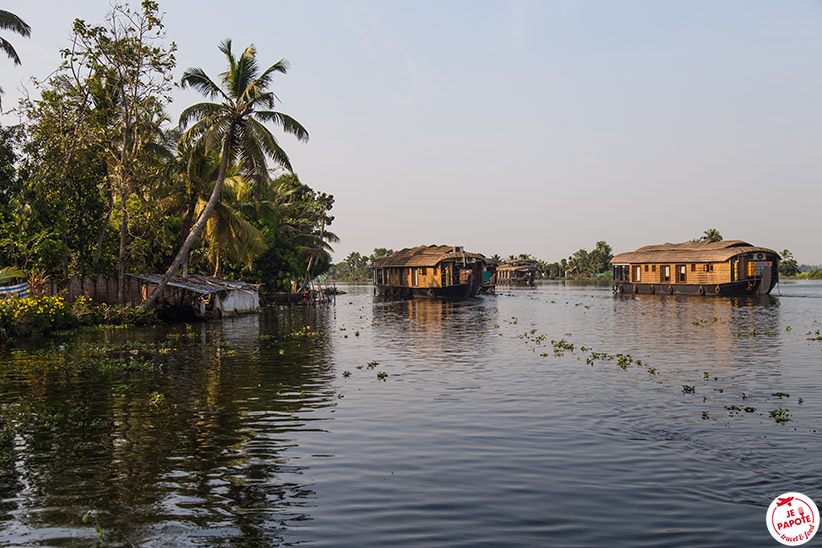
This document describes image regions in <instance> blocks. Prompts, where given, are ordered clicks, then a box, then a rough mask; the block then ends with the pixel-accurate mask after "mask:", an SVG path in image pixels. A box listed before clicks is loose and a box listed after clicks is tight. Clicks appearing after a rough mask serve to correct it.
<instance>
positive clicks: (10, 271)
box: [0, 266, 26, 284]
mask: <svg viewBox="0 0 822 548" xmlns="http://www.w3.org/2000/svg"><path fill="white" fill-rule="evenodd" d="M25 277H26V275H25V274H23V272H22V271H21V270H20V269H19V268H17V267H16V266H6V267H3V268H0V283H3V284H4V283H6V282H8V281H11V280H13V279H14V278H25Z"/></svg>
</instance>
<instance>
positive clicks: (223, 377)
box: [0, 282, 822, 548]
mask: <svg viewBox="0 0 822 548" xmlns="http://www.w3.org/2000/svg"><path fill="white" fill-rule="evenodd" d="M345 290H346V291H347V294H345V295H341V296H339V297H338V298H337V301H336V303H335V304H334V305H332V306H328V307H319V308H313V309H312V308H291V309H289V308H282V309H276V308H273V309H270V310H266V311H265V312H264V313H262V314H259V315H252V316H244V317H240V318H236V319H233V320H231V319H229V320H225V321H222V322H208V323H203V324H199V325H194V326H182V325H181V326H160V327H150V328H128V329H97V330H89V331H83V332H81V333H75V334H72V335H66V336H60V337H54V338H51V339H47V340H37V341H27V342H26V343H24V344H19V345H16V346H11V347H7V348H5V349H2V352H1V353H0V546H89V545H94V544H96V543H98V542H101V543H102V544H104V545H106V546H190V547H195V546H196V547H200V546H208V547H216V546H232V547H236V546H277V545H281V546H291V545H301V546H316V547H338V546H356V547H375V548H376V547H384V546H388V545H396V546H419V547H434V546H436V547H439V546H455V547H460V546H465V547H468V546H470V547H476V546H489V547H491V546H523V547H525V546H563V547H566V546H567V547H598V546H606V545H607V546H625V547H644V546H648V547H651V546H653V547H660V546H661V547H665V546H671V547H674V546H676V547H678V546H707V547H710V546H716V547H725V546H772V545H775V542H774V541H773V540H772V539H771V538H770V536H769V534H768V532H767V530H766V528H765V520H764V517H765V510H766V508H767V506H768V504H770V501H771V500H772V499H773V498H774V497H776V496H777V495H779V494H781V493H783V492H787V491H799V492H803V493H805V494H806V495H808V496H810V497H811V498H813V499H816V501H817V504H819V502H820V501H822V489H820V482H819V478H820V477H821V474H822V460H820V459H819V458H818V454H819V451H820V445H822V444H820V435H822V387H820V383H819V382H818V379H819V378H820V373H822V371H820V368H821V367H822V360H821V359H820V358H822V337H820V329H822V284H820V283H818V282H792V283H782V284H781V285H780V286H779V287H778V290H777V291H775V292H774V295H773V296H769V297H765V298H734V299H731V298H710V299H708V298H705V299H699V298H686V297H677V296H661V295H617V296H615V295H613V294H612V293H611V291H610V287H609V286H607V285H601V284H600V285H598V284H574V283H570V282H569V283H561V282H548V283H541V284H539V285H538V286H537V287H536V288H533V289H503V288H500V289H499V290H498V293H497V294H496V295H490V296H484V297H481V298H479V299H474V300H467V301H438V300H412V301H394V302H385V301H380V300H377V299H375V298H374V297H373V294H372V290H371V288H370V287H368V286H356V285H352V286H346V287H345ZM95 349H96V350H95ZM95 352H96V353H95ZM95 356H96V358H95ZM100 356H107V357H108V358H113V359H116V360H119V362H118V363H127V360H131V359H133V360H136V361H135V362H134V363H139V364H142V366H140V367H137V366H134V367H132V368H130V369H116V368H115V369H110V368H109V369H100V368H98V369H94V367H92V366H90V365H89V364H90V363H92V362H93V360H94V359H97V358H99V357H100ZM95 363H96V362H95ZM128 363H131V362H128ZM772 412H774V413H775V414H777V416H779V413H782V416H784V417H786V418H789V419H790V421H788V422H777V421H776V420H774V417H773V416H772ZM84 517H85V519H84ZM101 537H102V541H100V539H101Z"/></svg>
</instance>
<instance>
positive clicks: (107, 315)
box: [71, 297, 158, 325]
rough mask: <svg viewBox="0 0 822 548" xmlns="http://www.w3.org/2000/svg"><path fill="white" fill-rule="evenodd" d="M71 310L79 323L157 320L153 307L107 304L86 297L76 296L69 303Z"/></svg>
mask: <svg viewBox="0 0 822 548" xmlns="http://www.w3.org/2000/svg"><path fill="white" fill-rule="evenodd" d="M71 312H72V314H73V316H74V318H75V319H76V321H77V323H79V324H81V325H129V324H130V325H148V324H152V323H156V322H157V321H158V320H157V312H156V310H154V309H150V308H142V307H139V306H131V305H129V306H120V305H109V304H105V303H98V302H95V301H92V300H91V299H88V298H86V297H78V298H77V299H76V300H75V301H74V303H72V305H71Z"/></svg>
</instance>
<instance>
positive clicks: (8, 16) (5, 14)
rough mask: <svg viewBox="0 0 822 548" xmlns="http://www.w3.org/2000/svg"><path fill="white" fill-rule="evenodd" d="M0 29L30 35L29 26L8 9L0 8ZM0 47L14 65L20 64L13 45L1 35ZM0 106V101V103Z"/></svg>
mask: <svg viewBox="0 0 822 548" xmlns="http://www.w3.org/2000/svg"><path fill="white" fill-rule="evenodd" d="M0 29H3V30H10V31H12V32H16V33H17V34H19V35H21V36H26V37H28V36H30V35H31V27H30V26H28V25H27V24H26V23H25V21H23V20H22V19H20V18H19V17H17V16H16V15H14V14H13V13H11V12H10V11H6V10H0ZM0 49H2V50H3V51H4V52H6V55H8V56H9V58H10V59H11V60H12V61H14V64H15V65H19V64H20V56H18V55H17V52H16V51H15V50H14V47H12V45H11V44H10V43H9V42H8V40H6V39H5V38H3V37H2V36H0ZM2 94H3V88H1V87H0V95H2ZM0 106H2V103H0Z"/></svg>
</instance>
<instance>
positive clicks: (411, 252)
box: [371, 245, 486, 268]
mask: <svg viewBox="0 0 822 548" xmlns="http://www.w3.org/2000/svg"><path fill="white" fill-rule="evenodd" d="M454 250H455V248H454V246H451V245H427V246H426V245H420V246H417V247H411V248H405V249H401V250H399V251H396V252H394V253H393V254H391V255H389V256H388V257H382V258H379V259H374V262H373V263H371V267H372V268H386V267H409V266H416V267H428V266H436V264H437V263H439V262H440V261H444V260H455V259H477V260H482V261H485V260H486V258H485V255H482V254H480V253H466V252H465V251H454Z"/></svg>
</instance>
